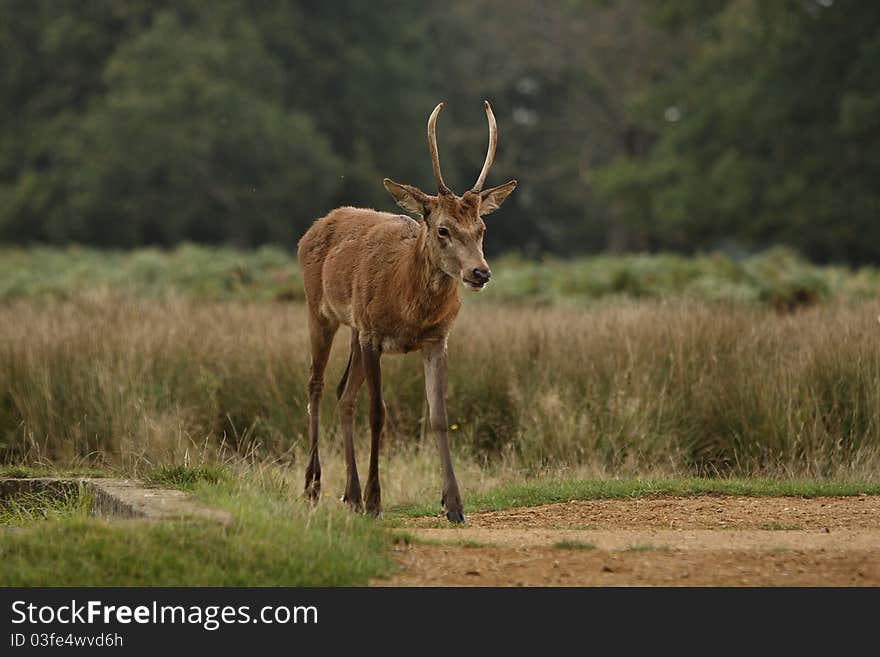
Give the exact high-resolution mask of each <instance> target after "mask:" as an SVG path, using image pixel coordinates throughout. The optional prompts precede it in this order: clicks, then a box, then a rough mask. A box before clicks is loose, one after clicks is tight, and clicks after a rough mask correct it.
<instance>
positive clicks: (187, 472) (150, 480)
mask: <svg viewBox="0 0 880 657" xmlns="http://www.w3.org/2000/svg"><path fill="white" fill-rule="evenodd" d="M228 478H229V473H228V472H227V471H226V470H224V469H223V468H222V467H220V466H199V467H195V468H194V467H189V466H185V465H161V466H159V467H157V468H154V469H153V470H150V471H149V472H147V473H146V475H144V481H145V482H146V483H147V484H150V485H153V486H170V487H172V488H180V489H181V490H192V489H193V488H194V487H195V486H196V485H197V484H199V483H202V482H205V483H208V484H219V483H220V482H222V481H224V480H226V479H228Z"/></svg>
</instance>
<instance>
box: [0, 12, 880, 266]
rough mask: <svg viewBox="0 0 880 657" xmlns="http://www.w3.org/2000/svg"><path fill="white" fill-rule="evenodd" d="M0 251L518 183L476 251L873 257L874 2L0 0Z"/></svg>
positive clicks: (182, 231) (878, 33)
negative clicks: (431, 142) (404, 192)
mask: <svg viewBox="0 0 880 657" xmlns="http://www.w3.org/2000/svg"><path fill="white" fill-rule="evenodd" d="M0 53H2V58H0V99H2V100H0V240H3V241H6V242H19V243H31V242H45V243H68V242H81V243H88V244H93V245H98V246H124V247H128V246H138V245H142V244H155V245H170V244H174V243H177V242H180V241H184V240H191V241H198V242H205V243H229V244H234V245H238V246H252V245H256V244H261V243H266V242H275V243H279V244H284V245H287V246H292V245H294V244H295V243H296V241H297V239H298V238H299V236H300V235H301V234H302V232H303V231H304V230H305V228H306V227H307V226H308V225H309V224H310V223H311V222H312V221H313V220H314V219H315V218H316V217H318V216H321V215H323V214H324V213H326V211H327V210H329V209H330V208H332V207H334V206H336V205H342V204H352V205H366V206H373V207H376V208H379V209H388V210H391V209H393V208H394V206H393V204H392V202H391V199H390V197H387V194H386V192H385V190H384V189H383V187H382V184H381V180H382V178H383V177H385V176H388V177H391V178H394V179H396V180H399V181H403V182H408V183H411V184H416V185H419V186H421V187H422V188H424V189H426V190H428V191H433V177H432V175H431V167H430V160H429V159H428V154H427V148H426V145H425V136H424V134H425V127H424V126H425V121H426V119H427V116H428V114H429V113H430V111H431V109H432V108H433V107H434V105H435V104H436V103H437V102H439V101H440V100H444V101H446V103H447V104H446V109H445V110H444V112H443V113H442V114H441V117H440V120H439V124H438V137H439V142H440V150H441V161H442V163H443V170H444V177H445V178H446V180H447V182H448V183H450V184H451V186H452V187H453V188H454V189H456V190H457V191H459V192H462V191H463V190H465V189H467V188H469V187H470V186H471V185H472V184H473V181H474V179H475V177H476V175H477V173H478V172H479V169H480V166H481V164H482V161H483V158H484V156H485V148H486V125H485V119H484V116H483V112H482V105H481V102H482V99H483V98H488V99H489V100H490V101H491V102H492V104H493V108H494V109H495V113H496V116H497V117H498V121H499V127H500V139H499V149H498V157H497V159H496V164H495V167H494V169H493V171H492V173H491V174H490V180H489V184H498V183H500V182H503V181H505V180H508V179H509V178H514V177H515V178H517V179H518V180H519V181H520V186H519V188H518V189H517V191H516V193H515V194H514V195H513V196H512V197H511V198H510V200H509V201H508V202H507V204H506V205H505V212H504V213H503V214H501V215H499V216H498V219H497V220H495V219H494V218H492V219H491V223H492V231H491V233H490V235H491V237H490V238H489V240H488V242H489V244H488V247H489V249H490V250H491V251H495V252H497V251H500V250H511V249H517V250H521V251H523V252H525V253H527V254H535V253H539V252H543V251H553V252H557V253H562V254H566V253H573V252H583V251H598V250H602V249H611V250H627V249H648V250H656V249H668V248H673V249H680V250H684V251H692V250H699V249H707V248H716V247H718V246H724V245H725V244H736V245H739V246H741V247H743V248H760V247H764V246H767V245H769V244H771V243H778V242H783V243H787V244H790V245H792V246H794V247H796V248H798V249H801V250H802V251H804V252H805V253H807V254H808V255H810V256H811V257H814V258H817V259H823V260H845V261H851V262H862V261H867V260H871V259H876V258H877V257H878V256H880V212H878V208H880V185H878V181H880V157H878V156H877V155H876V153H877V152H878V146H880V143H878V140H880V4H878V3H871V2H858V1H857V0H779V1H776V2H772V3H768V2H761V1H760V0H677V1H673V0H661V1H658V2H655V3H641V2H638V1H637V0H621V1H618V2H611V1H601V0H592V1H590V0H565V1H560V2H550V3H543V2H538V1H537V0H510V1H507V2H500V1H499V0H474V1H472V2H461V3H449V2H425V3H418V2H404V1H400V0H398V1H393V0H377V1H375V2H370V3H367V2H360V1H357V0H334V1H333V2H322V1H320V0H300V1H297V2H282V1H281V0H274V1H273V0H224V1H222V2H221V1H219V0H218V1H215V2H210V3H205V2H198V1H196V0H174V1H173V2H172V1H171V0H127V1H126V2H117V1H114V0H89V1H88V2H81V1H77V0H54V1H53V0H0Z"/></svg>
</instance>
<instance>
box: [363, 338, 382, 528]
mask: <svg viewBox="0 0 880 657" xmlns="http://www.w3.org/2000/svg"><path fill="white" fill-rule="evenodd" d="M381 355H382V352H381V349H379V347H378V346H377V345H376V344H374V342H373V341H371V340H362V341H361V358H362V359H363V363H364V375H365V377H366V380H367V387H368V388H369V391H370V469H369V472H368V474H367V488H366V490H365V491H364V506H365V507H366V511H367V513H368V514H370V515H372V516H379V515H381V513H382V492H381V490H380V486H379V447H380V443H381V438H382V428H383V427H384V426H385V402H384V401H383V399H382V371H381V368H380V365H379V358H380V356H381Z"/></svg>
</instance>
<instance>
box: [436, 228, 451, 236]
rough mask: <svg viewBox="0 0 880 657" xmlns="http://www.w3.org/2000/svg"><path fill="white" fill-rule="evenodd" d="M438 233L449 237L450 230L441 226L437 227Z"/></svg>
mask: <svg viewBox="0 0 880 657" xmlns="http://www.w3.org/2000/svg"><path fill="white" fill-rule="evenodd" d="M437 234H438V235H439V236H440V237H449V230H448V229H446V228H444V227H443V226H440V228H438V229H437Z"/></svg>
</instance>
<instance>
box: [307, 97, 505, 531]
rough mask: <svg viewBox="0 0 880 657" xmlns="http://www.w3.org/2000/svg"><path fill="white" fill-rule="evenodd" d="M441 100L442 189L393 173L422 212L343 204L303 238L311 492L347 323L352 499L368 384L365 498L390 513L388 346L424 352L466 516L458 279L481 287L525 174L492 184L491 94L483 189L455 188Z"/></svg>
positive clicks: (440, 435)
mask: <svg viewBox="0 0 880 657" xmlns="http://www.w3.org/2000/svg"><path fill="white" fill-rule="evenodd" d="M442 107H443V103H440V104H439V105H437V107H436V108H434V111H433V112H432V113H431V117H430V118H429V119H428V149H429V151H430V153H431V164H432V165H433V168H434V178H435V179H436V180H437V188H438V193H437V194H436V195H435V196H431V195H429V194H426V193H425V192H423V191H421V190H420V189H418V188H416V187H413V186H411V185H401V184H399V183H396V182H394V181H392V180H389V179H388V178H386V179H385V181H384V184H385V188H386V189H387V190H388V191H389V192H390V193H391V195H392V196H393V197H394V200H395V201H397V204H398V205H399V206H400V207H402V208H403V209H404V210H406V211H407V212H410V213H412V214H414V215H416V216H418V217H419V218H420V221H415V220H414V219H411V218H410V217H408V216H405V215H394V214H389V213H386V212H376V211H375V210H365V209H359V208H352V207H343V208H337V209H336V210H333V211H332V212H330V213H329V214H328V215H327V216H325V217H323V218H321V219H318V220H317V221H316V222H315V223H314V224H313V225H312V227H311V228H309V230H308V231H307V232H306V234H305V235H304V236H303V237H302V239H301V240H300V242H299V263H300V268H301V270H302V276H303V284H304V286H305V292H306V300H307V302H308V309H309V336H310V339H311V355H312V365H311V377H310V379H309V416H310V427H309V431H310V438H311V450H310V453H309V460H308V464H307V466H306V482H305V494H306V496H307V497H309V498H311V499H313V500H316V499H317V498H318V495H319V493H320V488H321V465H320V461H319V459H318V415H319V412H318V411H319V407H320V403H321V393H322V390H323V387H324V368H325V366H326V365H327V358H328V356H329V354H330V345H331V343H332V342H333V336H334V335H335V334H336V331H337V329H338V328H339V325H340V324H345V325H346V326H349V327H350V328H351V354H350V355H349V357H348V366H347V367H346V369H345V373H344V374H343V375H342V381H341V382H340V383H339V387H338V389H337V393H336V394H337V398H338V399H339V421H340V424H341V426H342V438H343V443H344V451H345V465H346V472H347V480H346V484H345V494H344V495H343V500H344V501H345V502H346V503H347V504H348V505H349V506H350V507H351V508H352V509H354V510H357V511H359V510H361V508H362V507H361V485H360V480H359V479H358V472H357V465H356V464H355V452H354V439H353V422H354V407H355V400H356V399H357V394H358V389H359V388H360V386H361V384H362V383H363V382H364V379H366V381H367V386H368V388H369V391H370V431H371V435H372V443H371V451H370V470H369V475H368V476H367V485H366V491H365V495H364V499H363V503H364V505H365V506H366V511H367V513H370V514H374V515H378V514H379V513H380V512H381V493H380V488H379V443H380V436H381V434H382V427H383V425H384V423H385V403H384V402H383V400H382V375H381V369H380V366H379V359H380V358H381V356H382V354H385V353H407V352H409V351H414V350H416V349H420V350H421V351H422V359H423V363H424V369H425V387H426V390H427V395H428V404H429V407H430V418H431V427H432V429H433V431H434V434H435V436H436V440H437V447H438V449H439V451H440V460H441V462H442V466H443V495H442V501H441V504H442V506H443V508H444V510H445V511H446V517H447V518H448V519H449V520H450V521H452V522H464V513H463V509H462V505H461V496H460V494H459V491H458V482H457V481H456V479H455V472H454V471H453V468H452V459H451V458H450V455H449V440H448V436H447V427H448V424H447V419H446V338H447V336H448V335H449V331H450V329H451V328H452V324H453V322H454V321H455V317H456V315H458V310H459V308H460V306H461V302H460V301H459V297H458V283H459V281H461V282H462V283H463V284H464V286H465V287H466V288H467V289H469V290H474V291H478V290H482V289H483V288H484V287H485V286H486V284H487V283H488V282H489V279H490V277H491V275H492V274H491V272H490V271H489V265H488V264H486V259H485V258H484V256H483V233H484V231H485V228H486V227H485V224H484V223H483V220H482V219H481V217H483V216H485V215H487V214H489V213H490V212H493V211H494V210H496V209H498V207H499V206H500V205H501V203H502V202H503V201H504V199H505V198H507V196H508V195H509V194H510V193H511V192H512V191H513V190H514V188H515V187H516V181H515V180H511V181H510V182H508V183H505V184H503V185H500V186H498V187H493V188H491V189H486V190H484V189H483V183H484V182H485V180H486V175H487V174H488V173H489V169H490V168H491V166H492V162H493V160H494V159H495V146H496V144H497V142H498V128H497V126H496V124H495V117H494V115H493V114H492V108H491V107H490V106H489V103H488V102H486V117H487V118H488V120H489V150H488V153H487V155H486V162H485V163H484V164H483V170H482V171H481V172H480V176H479V177H478V178H477V182H476V184H475V185H474V186H473V189H471V190H469V191H467V192H465V193H464V194H463V195H462V196H456V195H455V194H454V193H453V192H452V191H451V190H450V189H449V188H448V187H447V186H446V185H445V184H444V182H443V177H442V176H441V175H440V160H439V157H438V154H437V137H436V131H435V126H436V123H437V115H438V114H439V113H440V110H441V109H442Z"/></svg>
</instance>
